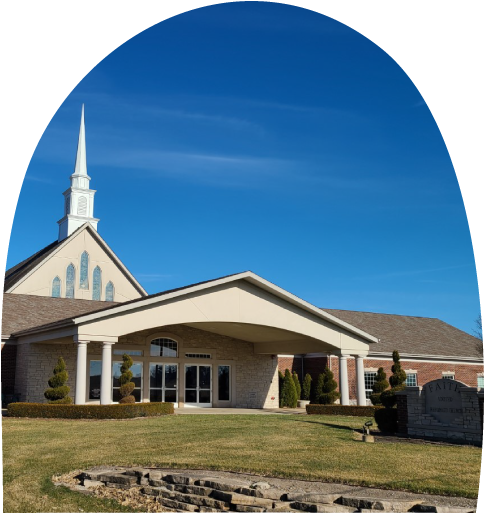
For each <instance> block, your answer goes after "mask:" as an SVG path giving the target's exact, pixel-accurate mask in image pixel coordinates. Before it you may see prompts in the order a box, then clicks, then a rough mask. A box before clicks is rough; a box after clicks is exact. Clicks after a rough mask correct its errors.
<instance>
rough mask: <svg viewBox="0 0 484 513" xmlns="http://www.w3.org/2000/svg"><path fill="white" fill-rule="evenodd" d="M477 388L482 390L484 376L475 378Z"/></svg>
mask: <svg viewBox="0 0 484 513" xmlns="http://www.w3.org/2000/svg"><path fill="white" fill-rule="evenodd" d="M477 388H484V376H477Z"/></svg>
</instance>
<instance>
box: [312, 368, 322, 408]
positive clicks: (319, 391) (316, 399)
mask: <svg viewBox="0 0 484 513" xmlns="http://www.w3.org/2000/svg"><path fill="white" fill-rule="evenodd" d="M323 387H324V374H322V373H320V374H318V380H317V381H316V386H315V387H314V396H313V403H316V404H320V403H319V398H320V397H321V395H322V393H323Z"/></svg>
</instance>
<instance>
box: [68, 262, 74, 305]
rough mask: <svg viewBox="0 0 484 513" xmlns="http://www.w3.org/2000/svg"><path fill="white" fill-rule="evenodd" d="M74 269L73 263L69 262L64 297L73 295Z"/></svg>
mask: <svg viewBox="0 0 484 513" xmlns="http://www.w3.org/2000/svg"><path fill="white" fill-rule="evenodd" d="M75 278H76V270H75V268H74V265H73V264H69V265H68V266H67V270H66V297H70V298H73V297H74V283H75V281H74V280H75Z"/></svg>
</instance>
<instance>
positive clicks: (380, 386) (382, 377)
mask: <svg viewBox="0 0 484 513" xmlns="http://www.w3.org/2000/svg"><path fill="white" fill-rule="evenodd" d="M388 387H389V384H388V381H387V375H386V374H385V371H384V370H383V367H380V368H379V369H378V372H377V374H376V379H375V383H374V384H373V393H372V394H371V395H370V401H371V403H372V404H374V405H375V406H377V405H379V404H381V398H380V395H381V393H382V392H384V391H385V390H386V389H387V388H388Z"/></svg>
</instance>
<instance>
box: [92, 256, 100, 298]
mask: <svg viewBox="0 0 484 513" xmlns="http://www.w3.org/2000/svg"><path fill="white" fill-rule="evenodd" d="M92 298H93V299H94V300H95V301H101V268H100V267H99V266H98V265H96V267H95V268H94V272H93V273H92Z"/></svg>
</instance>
